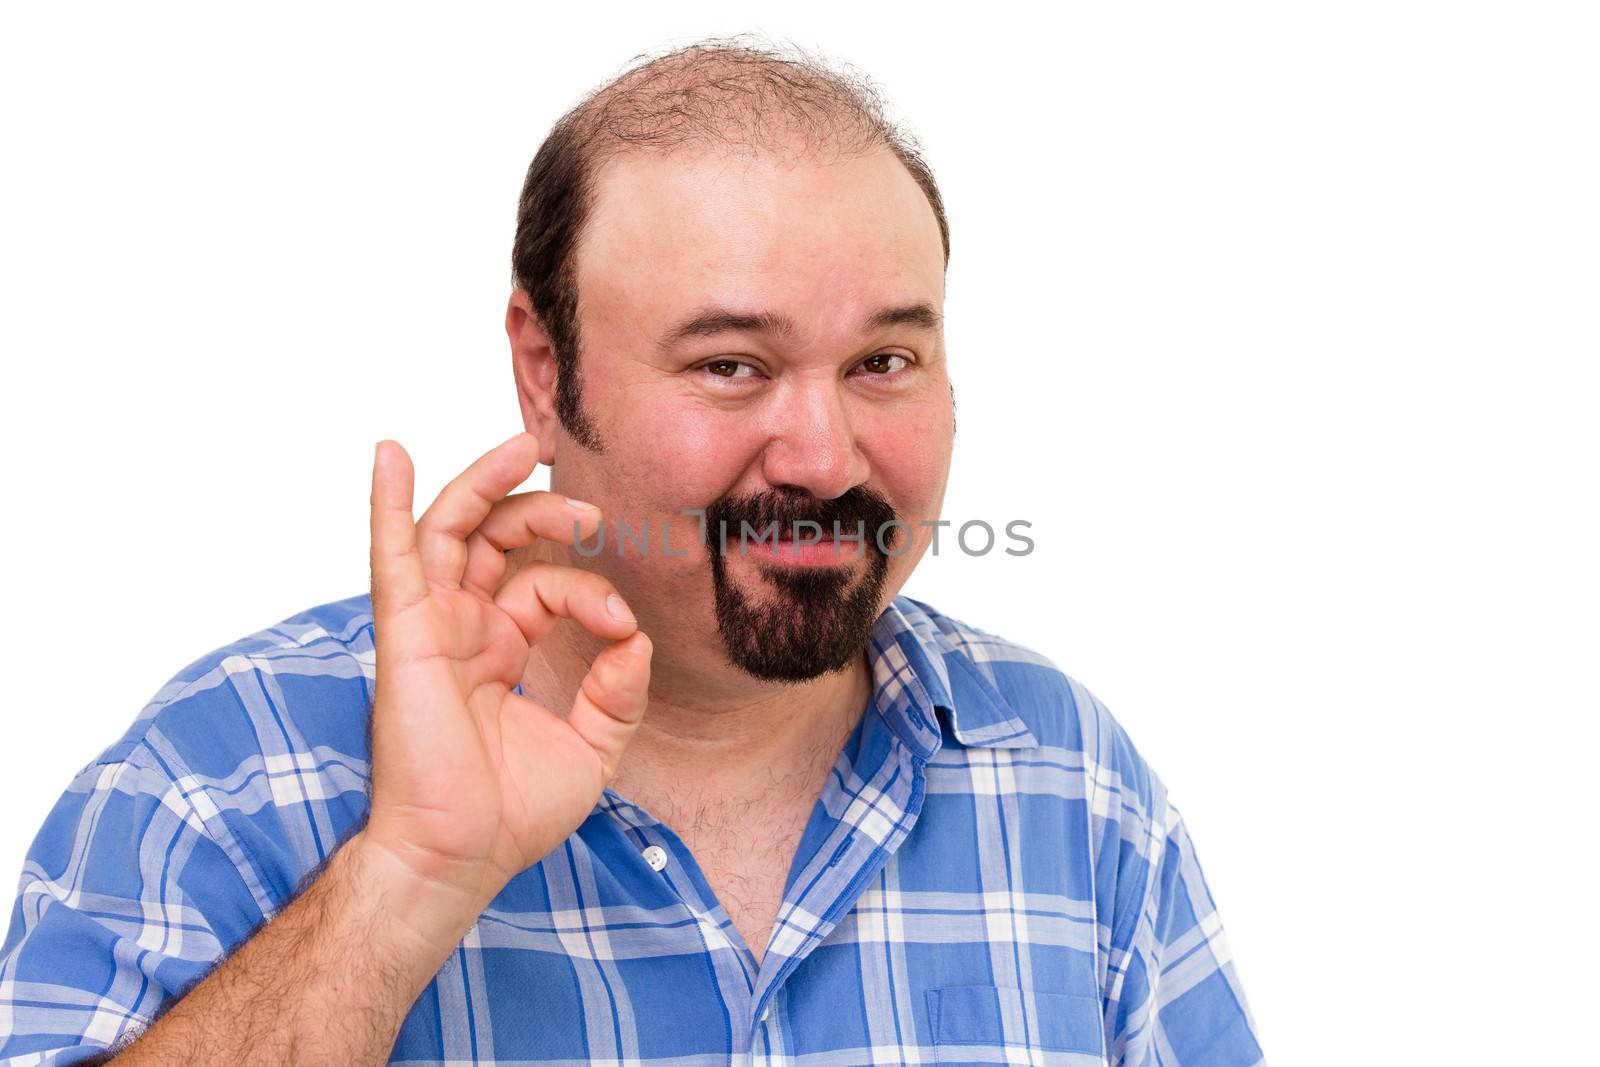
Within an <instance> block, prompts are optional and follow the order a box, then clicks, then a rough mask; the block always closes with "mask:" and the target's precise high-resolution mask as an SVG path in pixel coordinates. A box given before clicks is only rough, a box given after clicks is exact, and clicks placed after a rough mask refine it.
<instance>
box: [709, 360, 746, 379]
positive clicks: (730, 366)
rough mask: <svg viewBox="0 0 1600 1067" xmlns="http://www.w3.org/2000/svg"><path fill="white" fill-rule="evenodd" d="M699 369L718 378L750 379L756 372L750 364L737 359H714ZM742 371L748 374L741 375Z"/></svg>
mask: <svg viewBox="0 0 1600 1067" xmlns="http://www.w3.org/2000/svg"><path fill="white" fill-rule="evenodd" d="M699 369H700V370H703V371H709V372H710V373H712V374H714V375H716V376H717V377H718V378H748V377H750V376H751V375H753V374H755V372H756V369H755V368H754V367H752V366H751V365H750V364H748V363H742V362H740V361H739V360H737V359H714V360H712V361H711V362H710V363H702V364H701V365H700V368H699ZM741 371H745V372H748V373H740V372H741Z"/></svg>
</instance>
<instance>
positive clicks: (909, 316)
mask: <svg viewBox="0 0 1600 1067" xmlns="http://www.w3.org/2000/svg"><path fill="white" fill-rule="evenodd" d="M943 321H944V319H943V317H942V316H941V315H940V314H939V313H938V312H937V311H935V310H934V309H933V305H932V304H929V303H928V302H927V301H920V302H918V303H915V304H904V305H901V306H899V307H886V308H879V309H878V310H877V311H874V312H873V313H872V314H870V315H868V316H867V318H866V321H865V322H864V323H863V324H862V330H863V332H870V331H872V330H881V329H884V328H885V327H888V326H915V327H917V328H918V329H923V330H937V329H938V328H939V327H940V325H942V323H943ZM726 332H745V333H764V334H769V335H773V336H777V337H787V336H789V335H791V334H793V333H794V322H793V321H792V320H790V319H789V318H787V317H785V316H783V315H780V314H778V313H777V312H775V311H732V310H730V309H728V308H707V309H704V310H702V311H699V312H696V313H695V314H694V315H693V316H691V317H690V318H687V319H685V320H684V321H683V322H680V323H679V324H678V325H677V326H674V327H673V328H672V329H671V330H668V331H667V333H666V335H665V336H663V337H662V338H661V341H660V342H659V343H660V347H662V348H664V349H666V348H671V347H672V346H673V345H676V344H677V343H678V342H680V341H684V340H687V339H689V338H691V337H710V336H712V335H714V334H719V333H726Z"/></svg>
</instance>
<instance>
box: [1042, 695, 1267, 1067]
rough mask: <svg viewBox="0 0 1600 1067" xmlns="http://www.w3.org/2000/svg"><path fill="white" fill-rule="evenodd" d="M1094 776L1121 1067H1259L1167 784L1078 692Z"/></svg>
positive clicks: (1109, 991) (1249, 1022) (1206, 891)
mask: <svg viewBox="0 0 1600 1067" xmlns="http://www.w3.org/2000/svg"><path fill="white" fill-rule="evenodd" d="M1070 684H1071V686H1072V695H1073V702H1074V704H1075V706H1076V709H1077V711H1078V714H1079V716H1080V723H1081V729H1082V731H1083V745H1084V755H1085V760H1086V767H1087V768H1088V771H1089V777H1088V782H1087V785H1086V791H1087V793H1088V798H1089V808H1090V811H1091V813H1092V815H1091V817H1092V832H1091V849H1090V853H1091V856H1090V859H1091V863H1092V865H1093V869H1094V884H1095V888H1094V894H1095V914H1096V924H1097V931H1098V933H1097V938H1098V949H1099V968H1100V972H1099V977H1100V983H1101V1007H1102V1011H1103V1022H1104V1026H1105V1037H1106V1049H1107V1060H1108V1062H1109V1063H1110V1064H1111V1065H1112V1067H1257V1065H1259V1064H1263V1063H1264V1062H1265V1061H1264V1059H1263V1057H1262V1053H1261V1048H1260V1045H1259V1044H1258V1042H1257V1039H1256V1034H1255V1023H1254V1020H1253V1019H1252V1018H1251V1015H1250V1008H1249V1005H1248V1004H1247V1003H1246V1001H1245V996H1244V990H1243V989H1242V988H1241V987H1240V984H1239V978H1238V975H1237V973H1236V972H1235V968H1234V965H1233V956H1232V953H1231V952H1230V951H1229V949H1228V944H1227V940H1226V938H1225V937H1224V936H1223V932H1222V920H1221V918H1220V917H1219V916H1218V914H1217V907H1216V904H1215V903H1214V902H1213V901H1212V899H1211V891H1210V888H1209V887H1208V886H1207V885H1206V880H1205V876H1204V875H1203V874H1202V873H1201V871H1200V861H1199V859H1198V858H1197V857H1196V855H1195V849H1194V842H1193V841H1192V840H1191V839H1190V836H1189V830H1188V827H1187V826H1186V825H1185V823H1184V821H1183V817H1182V816H1181V815H1180V814H1179V813H1178V809H1177V808H1175V807H1173V806H1172V805H1171V804H1170V803H1169V802H1168V800H1167V790H1166V786H1165V784H1164V783H1163V782H1162V781H1161V779H1160V778H1159V777H1158V776H1157V775H1156V773H1155V772H1154V771H1153V770H1151V769H1150V766H1149V765H1148V764H1147V763H1146V762H1145V761H1144V758H1143V757H1142V756H1141V755H1140V754H1139V752H1138V750H1137V749H1135V748H1134V746H1133V742H1132V741H1131V740H1130V739H1129V737H1128V735H1127V732H1126V731H1124V730H1123V728H1122V726H1121V724H1120V723H1118V722H1117V721H1116V719H1115V718H1113V717H1112V715H1111V713H1110V711H1108V710H1107V709H1106V707H1105V705H1104V704H1102V703H1101V702H1100V700H1099V699H1098V698H1097V697H1096V696H1095V695H1094V693H1092V692H1091V691H1090V690H1088V689H1087V688H1085V687H1084V686H1082V685H1081V684H1080V683H1078V682H1076V681H1075V680H1073V681H1070Z"/></svg>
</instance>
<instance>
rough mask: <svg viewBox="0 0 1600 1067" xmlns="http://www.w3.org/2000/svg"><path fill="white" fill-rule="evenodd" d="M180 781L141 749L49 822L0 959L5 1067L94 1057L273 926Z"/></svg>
mask: <svg viewBox="0 0 1600 1067" xmlns="http://www.w3.org/2000/svg"><path fill="white" fill-rule="evenodd" d="M182 780H183V771H182V769H181V768H175V767H172V766H171V765H170V762H169V761H168V760H164V759H163V757H161V756H160V755H158V754H157V752H156V751H155V750H154V749H152V748H150V747H149V746H148V745H145V744H143V743H136V744H133V745H132V746H131V747H129V748H127V749H126V750H125V751H124V752H123V753H122V754H121V755H120V756H117V757H111V756H109V755H108V757H104V758H102V759H101V760H100V761H99V762H97V763H95V764H93V765H91V766H90V767H88V768H87V769H85V770H84V771H83V772H82V773H80V774H79V775H78V777H77V778H76V779H75V780H74V781H73V782H72V784H71V785H70V786H69V787H68V788H67V791H66V792H65V793H64V794H63V795H62V797H61V799H60V800H59V801H57V803H56V805H55V807H54V808H53V809H52V810H51V812H50V814H49V816H48V817H47V818H46V820H45V823H44V826H43V827H42V828H41V830H40V831H39V834H38V836H37V837H36V838H35V839H34V842H33V845H32V847H31V848H30V849H29V851H28V856H27V859H26V861H25V863H24V866H23V872H22V880H21V884H20V887H19V889H18V893H17V899H16V903H15V905H14V906H13V908H12V912H11V924H10V928H9V932H8V933H7V935H6V939H5V942H4V944H3V946H0V1064H4V1065H7V1067H21V1065H30V1067H32V1065H40V1067H55V1065H58V1064H72V1063H79V1062H82V1061H83V1060H86V1059H90V1058H92V1057H94V1056H95V1055H96V1054H97V1053H99V1052H102V1051H104V1050H105V1049H106V1048H108V1047H110V1046H111V1045H113V1044H114V1043H115V1042H116V1040H117V1039H118V1038H119V1037H120V1036H121V1035H123V1034H124V1033H126V1032H128V1031H129V1030H130V1029H134V1028H142V1027H144V1026H146V1025H148V1024H149V1023H150V1021H151V1019H152V1018H153V1017H154V1015H155V1013H156V1011H157V1010H158V1009H159V1007H160V1006H161V1004H162V1003H163V1002H164V1001H166V1000H167V999H169V998H171V997H172V996H173V995H175V994H177V993H180V992H182V991H183V990H184V989H185V988H186V987H187V986H189V985H190V984H192V983H193V982H195V981H197V980H199V979H200V978H202V977H204V975H205V974H206V973H207V972H208V971H209V970H210V969H211V967H212V966H213V965H214V964H215V962H216V961H217V960H219V959H220V958H221V957H222V956H223V955H224V954H225V953H226V951H227V950H228V948H230V947H231V946H233V945H235V944H238V943H239V942H241V941H243V940H245V939H246V938H247V937H248V936H249V935H250V933H251V932H252V931H253V930H254V929H255V928H256V926H258V925H259V923H260V922H262V921H263V919H264V917H265V916H264V913H263V911H262V909H261V907H260V906H259V905H258V903H257V899H256V895H254V894H252V893H251V891H250V890H249V888H248V887H247V885H246V882H245V880H244V879H243V877H241V875H240V873H239V869H238V865H237V864H236V863H235V861H234V859H232V858H230V856H229V854H228V852H227V851H226V850H225V849H224V848H222V847H221V846H220V845H218V844H217V842H216V841H215V840H214V839H213V838H212V837H211V836H210V834H209V833H208V831H207V827H206V824H205V823H204V821H203V820H202V819H201V817H200V816H199V814H198V813H197V812H196V810H195V807H194V805H193V803H192V802H191V800H190V799H189V797H188V796H187V795H186V794H185V791H184V790H183V789H181V788H180V787H179V785H178V784H177V783H178V782H180V781H182Z"/></svg>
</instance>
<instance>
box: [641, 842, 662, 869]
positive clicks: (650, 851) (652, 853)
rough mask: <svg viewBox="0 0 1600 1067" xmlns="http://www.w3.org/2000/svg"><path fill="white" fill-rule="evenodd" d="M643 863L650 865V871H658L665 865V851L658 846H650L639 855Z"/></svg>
mask: <svg viewBox="0 0 1600 1067" xmlns="http://www.w3.org/2000/svg"><path fill="white" fill-rule="evenodd" d="M640 855H642V856H643V857H644V861H645V862H646V863H648V864H649V865H650V869H651V870H652V871H659V870H660V869H661V868H663V867H665V866H666V865H667V850H666V849H664V848H662V847H661V846H660V845H651V846H650V847H649V848H647V849H645V850H644V851H643V852H642V853H640Z"/></svg>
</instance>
